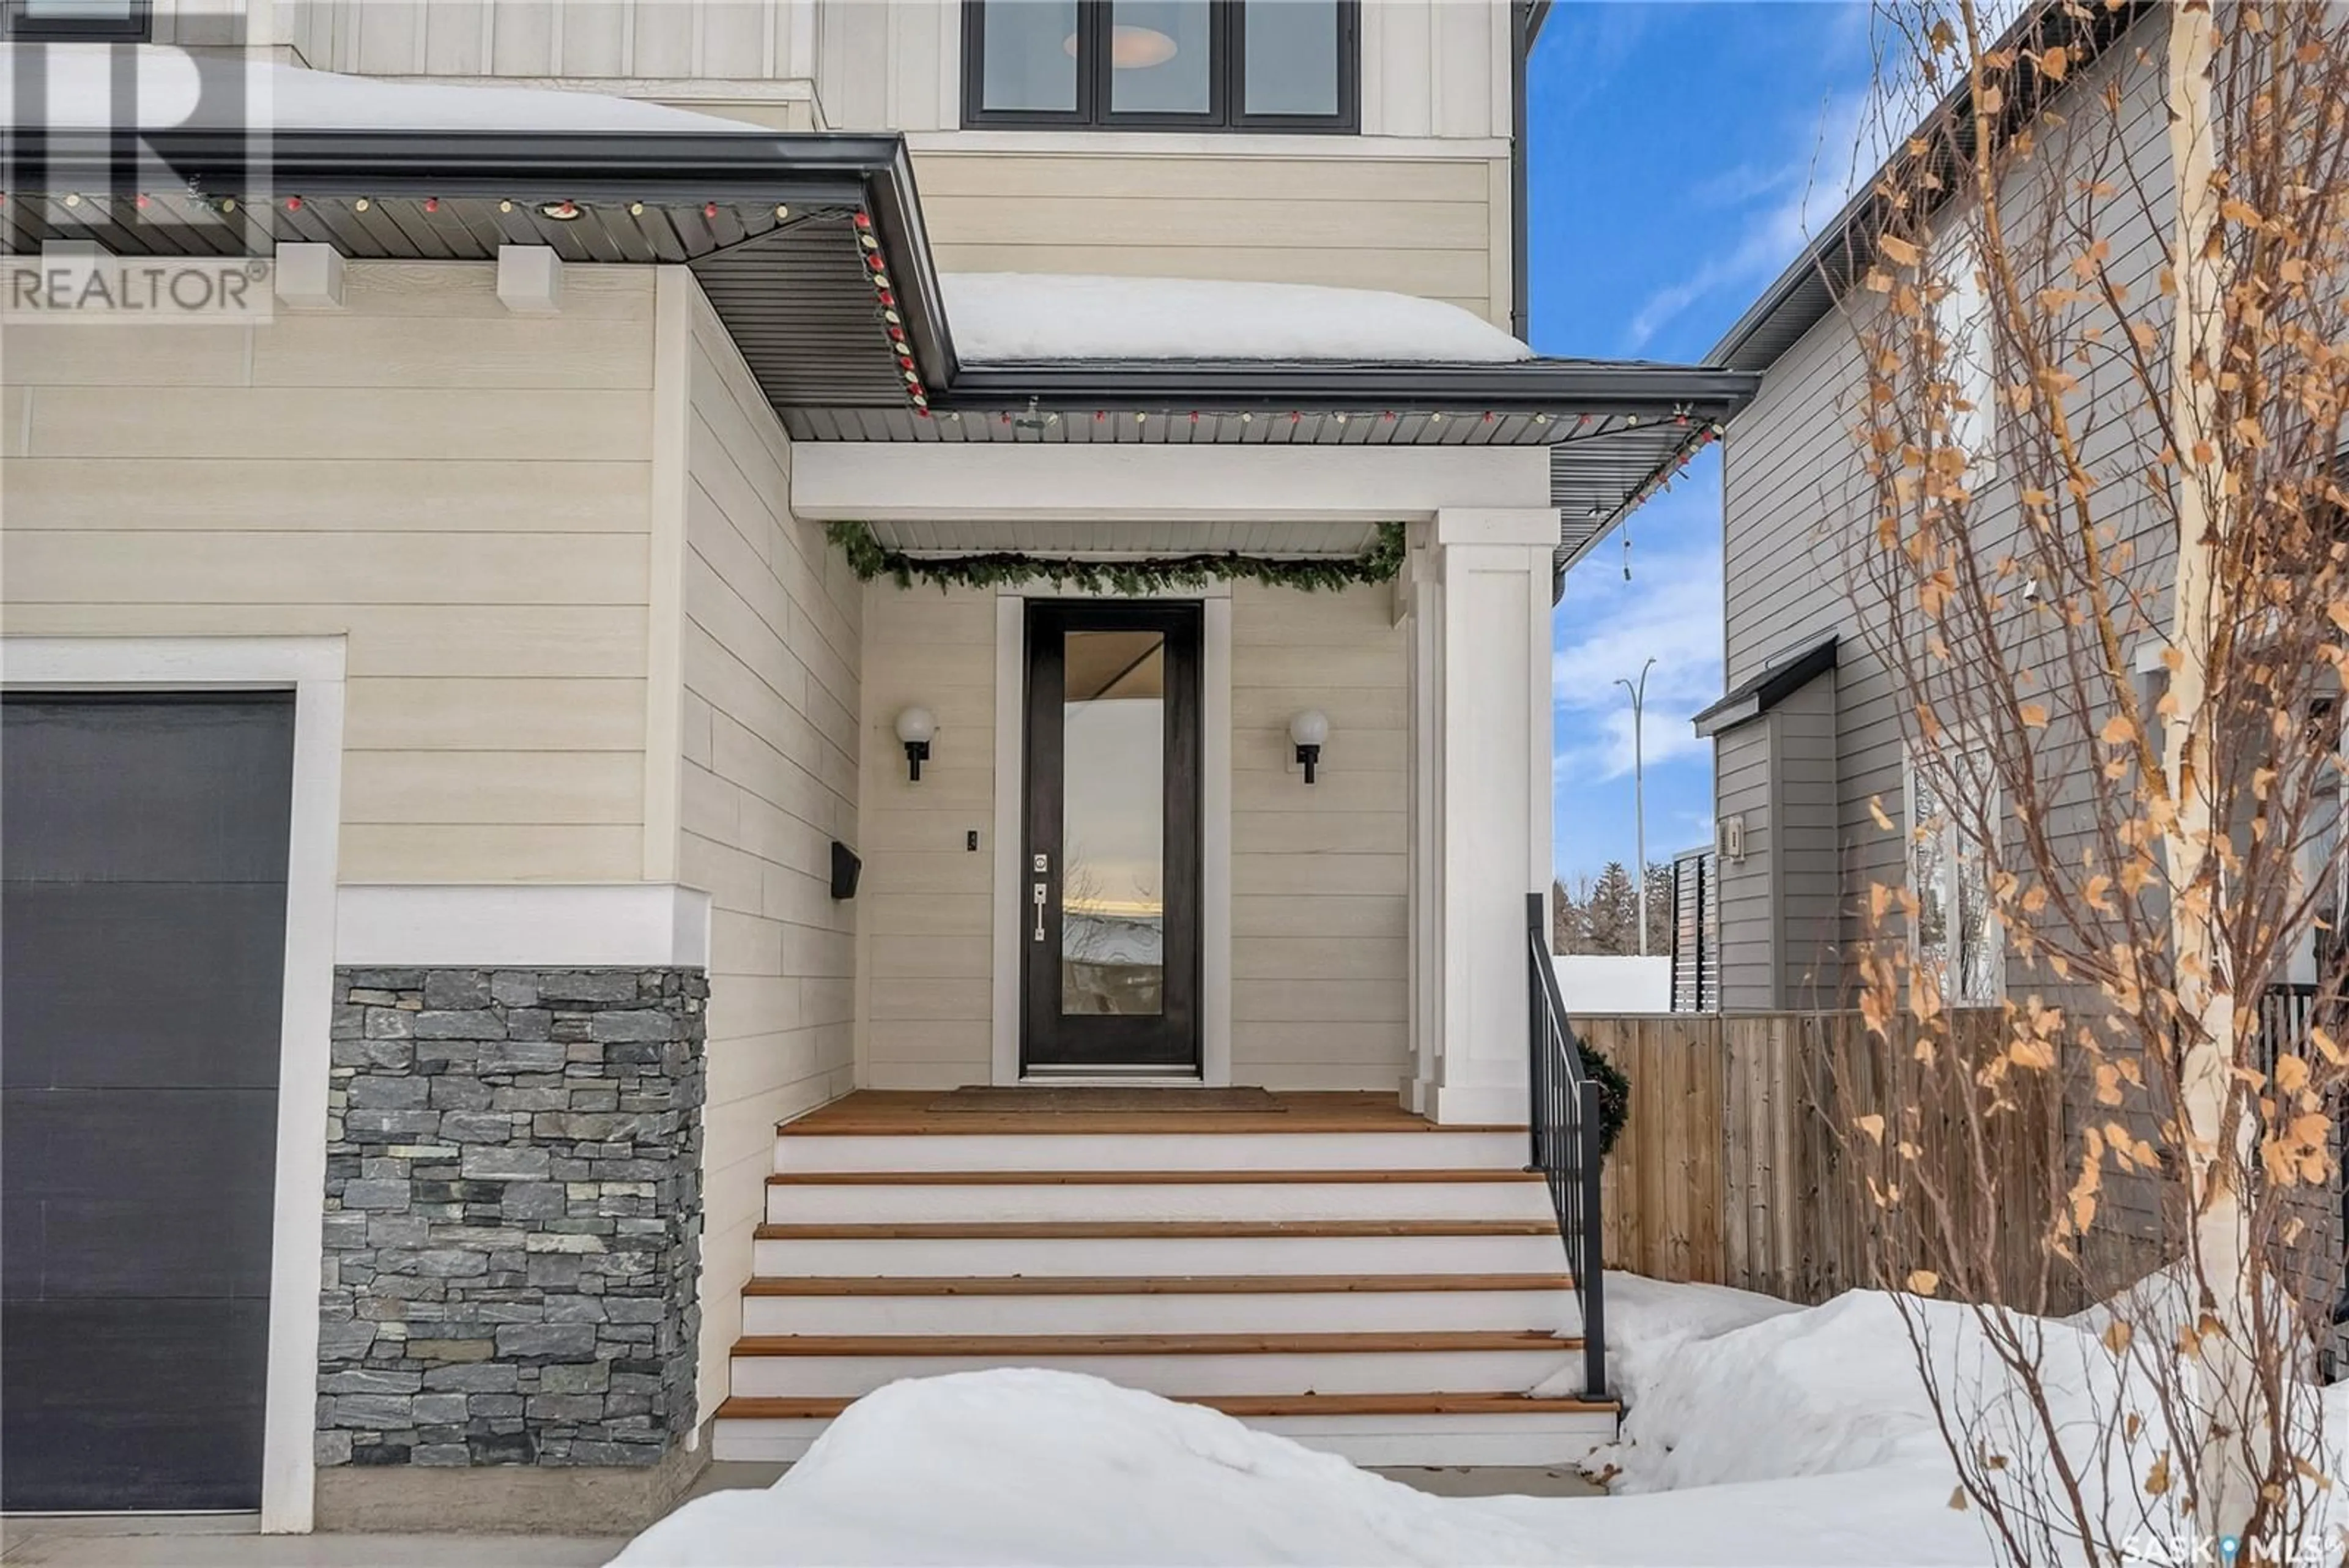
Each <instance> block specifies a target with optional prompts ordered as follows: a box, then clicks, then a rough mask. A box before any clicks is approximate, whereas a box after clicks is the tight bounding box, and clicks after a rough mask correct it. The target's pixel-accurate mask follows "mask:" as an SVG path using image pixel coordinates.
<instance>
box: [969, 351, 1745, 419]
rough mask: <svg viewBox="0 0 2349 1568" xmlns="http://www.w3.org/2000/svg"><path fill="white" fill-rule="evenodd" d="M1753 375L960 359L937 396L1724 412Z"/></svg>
mask: <svg viewBox="0 0 2349 1568" xmlns="http://www.w3.org/2000/svg"><path fill="white" fill-rule="evenodd" d="M1760 384H1761V378H1760V377H1759V376H1758V375H1755V374H1754V373H1752V372H1749V371H1744V370H1723V369H1714V368H1713V367H1709V366H1680V365H1609V364H1586V363H1579V362H1577V363H1544V362H1541V361H1516V362H1513V363H1505V364H1494V365H1464V364H1416V363H1413V364H1377V365H1356V364H1344V365H1340V364H1323V363H1319V362H1315V361H1311V360H1111V359H1102V360H1086V361H1081V362H1080V361H1065V360H1052V361H1033V362H1001V363H989V364H986V365H971V364H965V365H963V366H962V367H961V368H960V369H959V371H958V373H957V375H956V377H955V379H954V380H953V382H952V383H951V386H950V389H949V390H948V395H947V396H945V397H942V398H940V399H939V400H937V402H936V406H937V407H939V408H942V409H951V408H965V409H968V408H990V409H991V408H999V407H1011V406H1020V407H1024V406H1025V405H1026V404H1027V403H1028V402H1029V401H1030V400H1034V401H1036V402H1038V403H1040V404H1046V405H1058V404H1064V403H1077V404H1082V405H1084V406H1087V407H1094V408H1104V409H1111V408H1117V409H1123V408H1164V407H1165V406H1166V405H1168V404H1170V403H1173V404H1178V405H1179V404H1182V403H1185V402H1197V403H1203V404H1213V405H1215V406H1216V407H1218V408H1276V409H1279V408H1293V407H1298V406H1300V405H1302V406H1306V407H1310V408H1315V409H1348V410H1351V409H1371V410H1384V409H1453V408H1461V409H1476V410H1485V409H1494V410H1497V409H1507V408H1526V409H1535V410H1544V411H1557V410H1566V411H1568V412H1578V413H1579V412H1593V413H1595V412H1602V411H1607V412H1626V413H1640V414H1645V413H1650V412H1654V413H1658V414H1672V413H1676V412H1683V411H1684V412H1685V413H1686V414H1687V415H1688V417H1689V418H1690V419H1692V420H1702V419H1723V418H1726V417H1728V416H1729V415H1731V414H1733V413H1734V412H1736V411H1737V410H1739V409H1741V408H1743V407H1744V405H1745V403H1746V402H1747V400H1750V399H1751V398H1752V397H1753V395H1754V390H1755V389H1756V388H1758V387H1759V386H1760Z"/></svg>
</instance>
